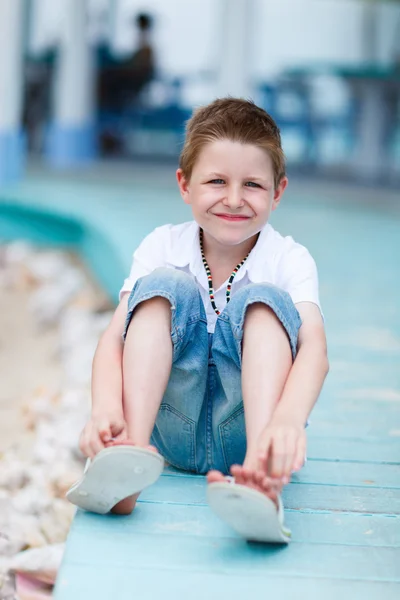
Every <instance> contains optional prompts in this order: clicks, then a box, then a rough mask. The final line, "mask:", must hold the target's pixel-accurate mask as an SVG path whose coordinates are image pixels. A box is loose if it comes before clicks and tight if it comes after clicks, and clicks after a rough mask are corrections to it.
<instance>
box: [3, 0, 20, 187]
mask: <svg viewBox="0 0 400 600" xmlns="http://www.w3.org/2000/svg"><path fill="white" fill-rule="evenodd" d="M24 8H25V6H24V0H0V184H4V183H8V182H11V181H15V180H17V179H19V178H20V176H21V174H22V169H23V163H24V155H25V143H24V136H23V133H22V129H21V113H22V84H23V44H24V41H23V30H24V21H23V18H24Z"/></svg>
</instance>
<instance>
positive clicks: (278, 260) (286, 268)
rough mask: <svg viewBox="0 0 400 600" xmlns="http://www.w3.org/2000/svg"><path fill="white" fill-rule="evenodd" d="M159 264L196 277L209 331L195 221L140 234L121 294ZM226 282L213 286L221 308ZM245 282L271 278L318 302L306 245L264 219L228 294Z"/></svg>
mask: <svg viewBox="0 0 400 600" xmlns="http://www.w3.org/2000/svg"><path fill="white" fill-rule="evenodd" d="M158 267H167V268H170V269H179V270H180V271H183V272H184V273H187V274H188V275H191V276H193V277H194V278H195V280H196V282H197V285H198V287H199V291H200V294H201V297H202V299H203V303H204V307H205V310H206V315H207V324H208V327H207V328H208V331H209V332H210V333H212V332H213V331H214V328H215V323H216V321H217V315H216V313H215V311H214V309H213V308H212V306H211V302H210V298H209V293H208V282H207V276H206V272H205V269H204V265H203V262H202V259H201V254H200V246H199V225H198V224H197V223H196V221H189V222H187V223H182V224H180V225H163V226H162V227H157V228H156V229H155V230H154V231H152V232H151V233H150V234H149V235H148V236H147V237H145V239H144V240H143V242H142V243H141V244H140V246H139V247H138V248H137V250H136V251H135V252H134V254H133V263H132V268H131V272H130V274H129V277H128V278H127V279H125V281H124V285H123V286H122V288H121V290H120V298H121V297H122V295H123V294H124V293H125V292H130V291H131V290H132V289H133V286H134V285H135V283H136V281H137V280H138V279H139V278H140V277H144V276H145V275H148V274H149V273H151V272H152V271H154V269H157V268H158ZM227 283H228V280H227V281H225V282H224V283H223V284H222V285H221V287H220V288H219V289H218V290H215V303H216V305H217V307H218V309H219V310H220V311H221V312H222V310H223V309H224V308H225V306H226V296H225V294H226V286H227ZM249 283H271V284H273V285H275V286H277V287H279V288H281V289H283V290H285V291H286V292H288V293H289V294H290V296H291V298H292V300H293V302H294V304H297V303H298V302H313V303H314V304H316V305H317V306H319V307H320V303H319V294H318V273H317V268H316V265H315V262H314V259H313V258H312V256H311V255H310V253H309V252H308V250H307V248H305V247H304V246H301V245H300V244H297V243H296V242H295V241H294V240H293V238H292V237H290V236H287V237H283V236H282V235H280V234H279V233H278V232H277V231H275V229H274V228H273V227H272V226H271V225H269V224H267V225H265V227H264V228H263V229H262V230H261V232H260V235H259V237H258V240H257V243H256V245H255V246H254V248H253V249H252V251H251V252H250V255H249V257H248V259H247V261H246V262H245V263H244V265H243V266H242V267H241V268H240V270H239V271H238V273H237V275H236V276H235V279H234V280H233V284H232V290H231V296H233V295H234V293H235V292H236V291H237V290H239V289H240V288H241V287H243V286H245V285H248V284H249Z"/></svg>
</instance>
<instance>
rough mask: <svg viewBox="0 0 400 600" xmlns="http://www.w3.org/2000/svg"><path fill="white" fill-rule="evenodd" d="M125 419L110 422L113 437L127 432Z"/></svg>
mask: <svg viewBox="0 0 400 600" xmlns="http://www.w3.org/2000/svg"><path fill="white" fill-rule="evenodd" d="M125 429H126V427H125V421H113V422H111V423H110V433H111V437H113V438H117V437H118V436H120V435H123V434H124V433H125Z"/></svg>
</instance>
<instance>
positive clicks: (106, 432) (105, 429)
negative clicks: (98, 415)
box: [98, 422, 113, 443]
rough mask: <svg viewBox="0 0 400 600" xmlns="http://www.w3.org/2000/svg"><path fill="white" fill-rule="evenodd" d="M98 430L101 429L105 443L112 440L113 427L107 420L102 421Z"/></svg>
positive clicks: (101, 436) (101, 435)
mask: <svg viewBox="0 0 400 600" xmlns="http://www.w3.org/2000/svg"><path fill="white" fill-rule="evenodd" d="M98 430H99V437H100V439H101V441H102V442H104V443H106V442H109V441H110V440H111V438H112V437H113V436H112V435H111V427H110V425H109V424H108V423H107V422H104V423H100V424H99V429H98Z"/></svg>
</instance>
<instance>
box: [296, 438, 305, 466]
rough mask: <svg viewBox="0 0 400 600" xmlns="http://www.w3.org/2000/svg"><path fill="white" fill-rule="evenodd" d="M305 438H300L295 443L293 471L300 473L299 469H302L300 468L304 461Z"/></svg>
mask: <svg viewBox="0 0 400 600" xmlns="http://www.w3.org/2000/svg"><path fill="white" fill-rule="evenodd" d="M306 446H307V443H306V438H305V436H304V437H302V438H300V439H299V441H298V442H297V449H296V455H295V458H294V466H293V469H294V470H295V471H300V469H301V468H302V466H303V465H304V461H305V458H306Z"/></svg>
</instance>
